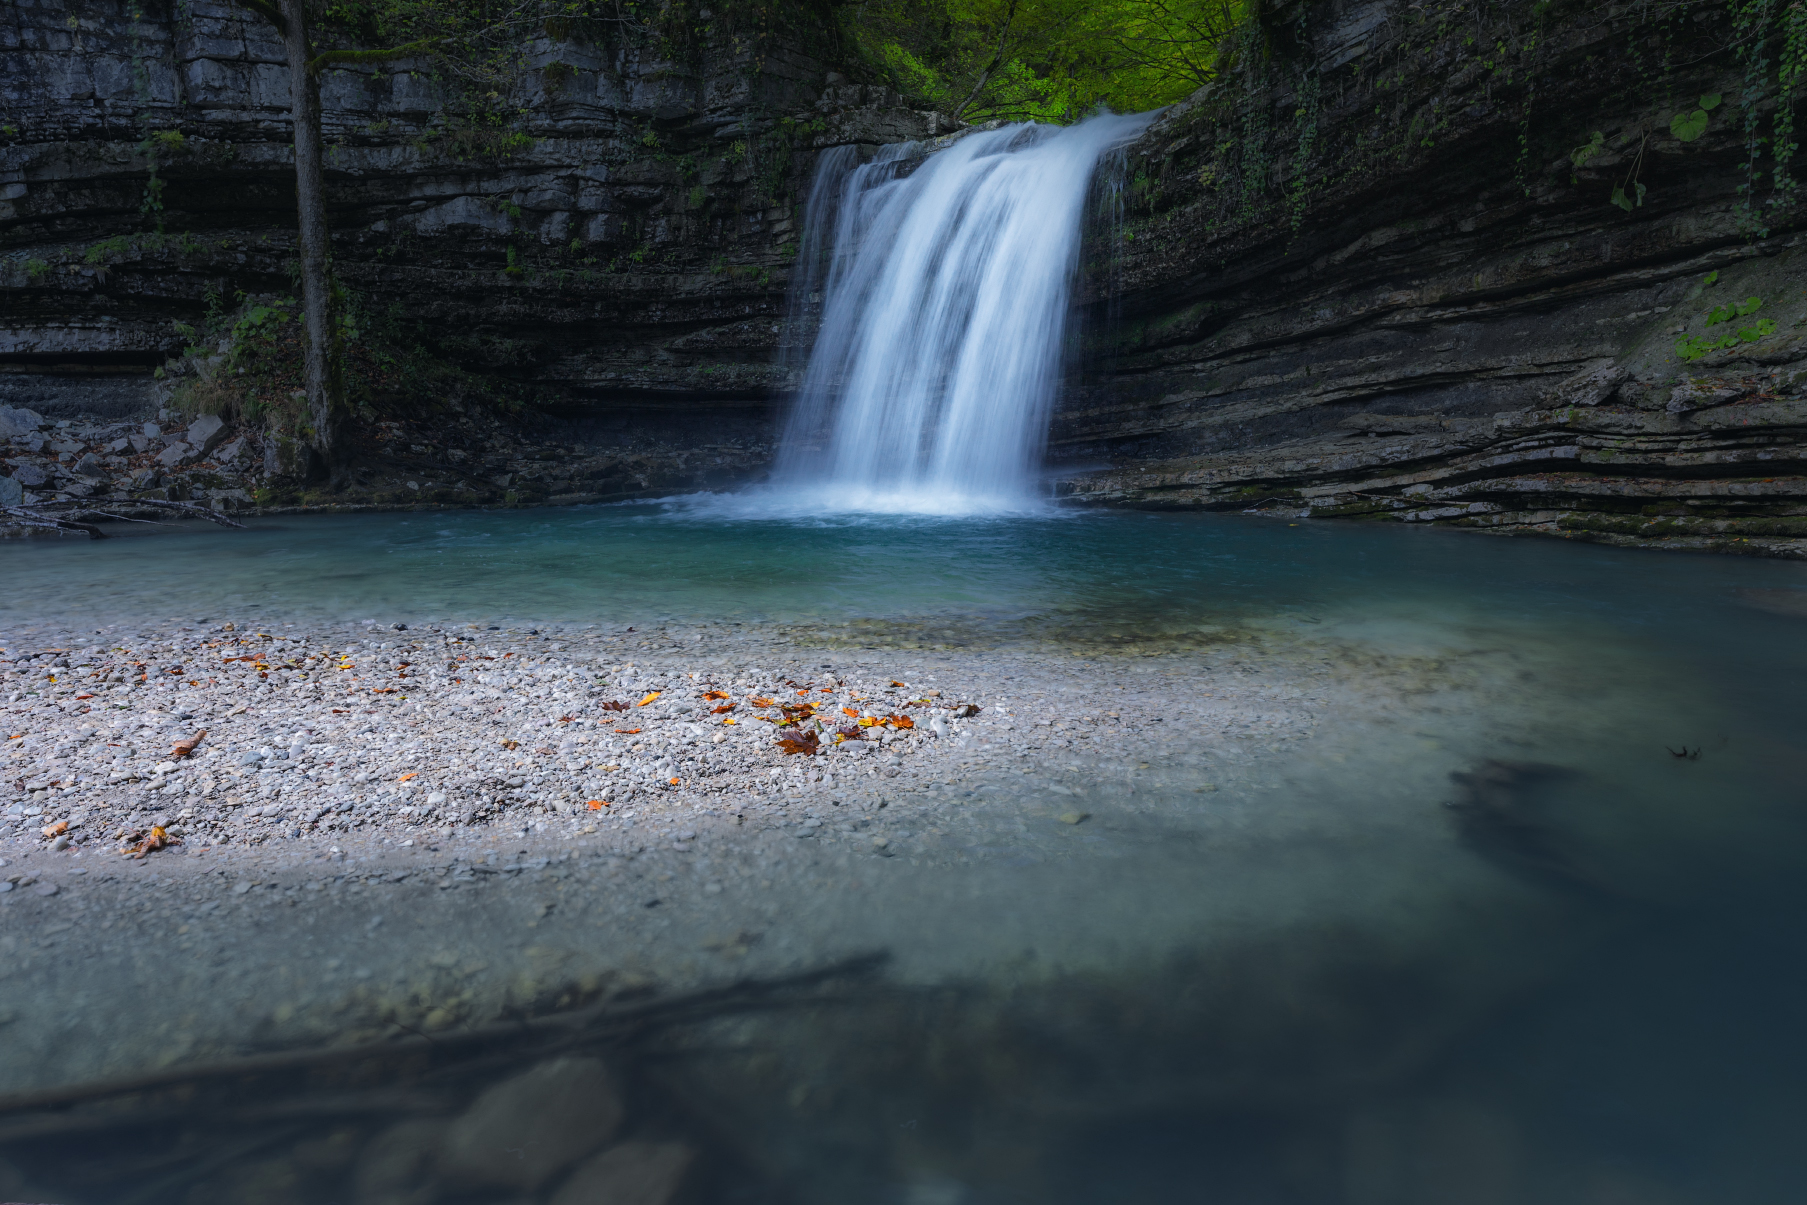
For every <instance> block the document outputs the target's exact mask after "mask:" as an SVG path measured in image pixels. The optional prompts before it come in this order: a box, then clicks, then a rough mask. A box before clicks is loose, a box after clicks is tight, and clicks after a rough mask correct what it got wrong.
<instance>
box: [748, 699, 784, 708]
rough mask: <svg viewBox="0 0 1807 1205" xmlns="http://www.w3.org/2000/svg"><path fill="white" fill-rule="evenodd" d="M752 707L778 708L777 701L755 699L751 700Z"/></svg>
mask: <svg viewBox="0 0 1807 1205" xmlns="http://www.w3.org/2000/svg"><path fill="white" fill-rule="evenodd" d="M753 706H755V707H776V706H778V700H777V699H757V698H756V699H754V700H753Z"/></svg>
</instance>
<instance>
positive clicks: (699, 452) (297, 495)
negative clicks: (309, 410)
mask: <svg viewBox="0 0 1807 1205" xmlns="http://www.w3.org/2000/svg"><path fill="white" fill-rule="evenodd" d="M770 455H771V453H770V448H769V446H768V445H767V444H766V443H765V442H764V441H762V440H759V439H757V438H741V439H734V438H731V437H730V438H729V441H728V442H723V443H720V444H709V445H695V444H686V445H677V444H672V443H667V442H663V441H659V440H655V439H637V440H629V441H626V442H620V443H611V444H606V445H605V444H601V443H599V442H598V441H597V439H596V437H595V435H594V434H593V433H591V432H588V431H586V430H585V429H583V428H582V427H580V426H575V425H572V424H567V423H561V422H558V421H557V420H553V419H541V418H535V419H530V420H528V421H524V422H523V421H510V420H509V419H507V418H505V417H501V416H497V415H495V414H492V413H486V412H481V411H476V410H472V411H469V412H463V413H451V414H447V415H443V416H437V417H433V418H422V419H397V420H392V421H383V422H378V423H375V424H373V425H371V426H368V427H365V428H362V429H360V430H358V431H356V432H355V434H354V436H353V452H352V461H351V475H350V480H349V481H348V482H347V483H346V484H345V485H344V486H343V487H342V488H338V489H328V488H327V485H326V483H325V482H324V481H320V480H312V481H310V480H309V479H308V478H307V475H306V473H305V472H304V467H303V463H302V449H301V448H299V447H298V446H297V445H296V444H295V443H294V442H293V441H290V440H288V439H286V438H284V437H280V436H277V435H273V434H271V433H269V432H268V431H265V430H263V429H261V428H256V427H252V426H246V425H240V424H234V423H228V422H225V421H223V420H221V419H220V418H218V417H216V416H213V415H207V416H203V417H200V418H196V419H193V420H187V419H184V418H182V417H180V416H178V415H174V414H172V413H171V412H170V411H168V410H161V411H158V412H157V417H156V418H153V419H149V420H146V421H137V420H131V421H119V420H113V421H109V420H107V419H104V418H97V417H94V416H93V415H87V416H85V417H80V418H75V419H60V420H56V421H52V420H50V419H47V418H45V417H44V416H43V415H41V414H39V413H38V412H37V411H35V410H31V409H28V408H25V407H16V406H0V506H30V505H33V504H34V503H45V502H68V501H77V502H82V501H87V502H92V503H93V510H92V511H78V512H76V514H75V515H74V516H72V517H74V518H77V519H81V518H82V517H83V516H86V517H88V518H89V519H94V518H102V517H106V516H109V515H120V516H125V517H128V518H136V517H146V518H149V517H161V516H153V515H152V513H151V512H150V511H149V510H148V509H145V508H144V507H143V506H142V505H140V506H138V507H136V508H135V507H134V505H133V504H134V503H139V504H142V503H145V502H149V501H174V502H195V503H202V504H205V505H209V506H211V507H212V508H213V509H214V510H216V511H221V512H224V513H228V514H236V513H257V514H287V513H296V512H303V511H346V510H396V509H415V508H436V507H468V506H531V505H543V504H553V505H561V504H570V503H579V502H613V501H622V500H627V499H631V498H639V497H646V496H651V495H660V494H671V493H677V492H683V491H686V490H696V489H711V488H721V487H726V486H731V485H735V484H738V483H740V482H742V481H744V480H746V479H747V478H749V477H750V476H753V475H755V474H757V473H758V472H760V471H762V470H763V469H764V467H765V465H766V464H767V463H768V462H769V460H770ZM27 534H43V532H42V531H41V530H40V531H36V532H34V531H33V530H32V529H29V528H26V527H23V526H19V525H16V524H14V525H9V524H6V523H5V522H4V518H3V517H0V536H21V535H27ZM64 534H76V535H80V533H64Z"/></svg>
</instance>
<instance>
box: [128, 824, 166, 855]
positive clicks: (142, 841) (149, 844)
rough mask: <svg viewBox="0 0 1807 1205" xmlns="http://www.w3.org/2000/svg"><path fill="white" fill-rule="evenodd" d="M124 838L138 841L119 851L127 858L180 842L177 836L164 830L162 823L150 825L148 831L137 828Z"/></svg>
mask: <svg viewBox="0 0 1807 1205" xmlns="http://www.w3.org/2000/svg"><path fill="white" fill-rule="evenodd" d="M126 840H128V841H132V840H136V841H137V842H138V843H137V844H136V845H131V846H128V847H127V848H125V849H122V850H120V851H119V852H120V853H121V854H122V855H124V856H125V857H128V858H142V857H144V856H145V855H146V854H149V853H154V852H155V851H157V850H159V849H162V848H164V847H165V846H169V845H180V844H182V842H181V840H180V839H179V838H176V837H172V836H170V835H169V834H168V833H166V832H164V831H163V826H162V825H152V826H151V828H150V829H149V831H146V830H144V829H139V830H138V831H137V832H134V833H133V834H131V836H129V837H127V838H126Z"/></svg>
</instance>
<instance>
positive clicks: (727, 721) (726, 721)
mask: <svg viewBox="0 0 1807 1205" xmlns="http://www.w3.org/2000/svg"><path fill="white" fill-rule="evenodd" d="M737 722H738V721H737V720H735V718H734V717H733V716H729V717H728V718H727V719H725V720H723V721H722V723H724V724H733V723H737Z"/></svg>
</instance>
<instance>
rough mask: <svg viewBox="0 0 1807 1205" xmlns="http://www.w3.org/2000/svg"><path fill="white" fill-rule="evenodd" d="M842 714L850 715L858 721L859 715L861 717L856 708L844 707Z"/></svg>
mask: <svg viewBox="0 0 1807 1205" xmlns="http://www.w3.org/2000/svg"><path fill="white" fill-rule="evenodd" d="M841 714H842V715H850V716H852V717H853V718H855V719H858V718H859V715H860V713H859V709H858V708H855V707H843V708H841Z"/></svg>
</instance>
